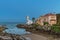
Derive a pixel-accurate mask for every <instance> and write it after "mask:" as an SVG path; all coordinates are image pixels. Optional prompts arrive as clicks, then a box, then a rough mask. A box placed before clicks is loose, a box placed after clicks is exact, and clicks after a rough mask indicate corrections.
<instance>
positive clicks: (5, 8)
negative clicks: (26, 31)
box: [0, 0, 60, 22]
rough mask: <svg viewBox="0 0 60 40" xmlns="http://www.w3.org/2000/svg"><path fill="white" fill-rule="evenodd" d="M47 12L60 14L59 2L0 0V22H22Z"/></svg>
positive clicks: (45, 0) (55, 0)
mask: <svg viewBox="0 0 60 40" xmlns="http://www.w3.org/2000/svg"><path fill="white" fill-rule="evenodd" d="M49 12H56V13H60V0H0V22H17V21H18V22H23V21H25V20H26V16H30V17H31V18H32V17H35V18H38V17H39V16H41V15H44V14H47V13H49Z"/></svg>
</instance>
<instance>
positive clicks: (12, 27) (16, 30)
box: [0, 22, 27, 35]
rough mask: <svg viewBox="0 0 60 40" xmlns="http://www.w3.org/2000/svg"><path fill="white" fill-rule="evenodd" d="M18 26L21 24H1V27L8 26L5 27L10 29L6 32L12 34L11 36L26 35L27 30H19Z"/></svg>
mask: <svg viewBox="0 0 60 40" xmlns="http://www.w3.org/2000/svg"><path fill="white" fill-rule="evenodd" d="M17 24H21V23H19V22H14V23H13V22H10V23H9V22H4V23H0V25H6V26H5V27H7V28H8V29H6V30H4V32H7V33H10V34H19V35H23V34H26V33H27V32H26V30H25V29H22V28H17V27H16V25H17Z"/></svg>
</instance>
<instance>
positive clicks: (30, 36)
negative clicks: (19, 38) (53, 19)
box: [23, 33, 60, 40]
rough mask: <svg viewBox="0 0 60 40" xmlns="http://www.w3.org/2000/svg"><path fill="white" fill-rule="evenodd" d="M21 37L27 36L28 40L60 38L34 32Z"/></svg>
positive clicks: (57, 39)
mask: <svg viewBox="0 0 60 40" xmlns="http://www.w3.org/2000/svg"><path fill="white" fill-rule="evenodd" d="M23 37H25V38H29V39H30V40H60V38H53V37H51V36H48V37H46V36H43V35H39V34H34V33H32V34H27V35H23Z"/></svg>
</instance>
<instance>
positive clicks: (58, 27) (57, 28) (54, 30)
mask: <svg viewBox="0 0 60 40" xmlns="http://www.w3.org/2000/svg"><path fill="white" fill-rule="evenodd" d="M51 30H52V31H53V32H55V33H60V26H57V25H53V26H51Z"/></svg>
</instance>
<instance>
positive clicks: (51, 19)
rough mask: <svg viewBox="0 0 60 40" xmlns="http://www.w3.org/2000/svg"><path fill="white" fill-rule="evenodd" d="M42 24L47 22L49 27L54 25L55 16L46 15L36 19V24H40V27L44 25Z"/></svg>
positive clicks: (55, 21)
mask: <svg viewBox="0 0 60 40" xmlns="http://www.w3.org/2000/svg"><path fill="white" fill-rule="evenodd" d="M44 22H47V23H48V24H50V25H53V24H56V23H57V20H56V14H52V13H49V14H46V15H44V16H41V17H39V18H38V19H37V21H36V23H37V24H40V25H44Z"/></svg>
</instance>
